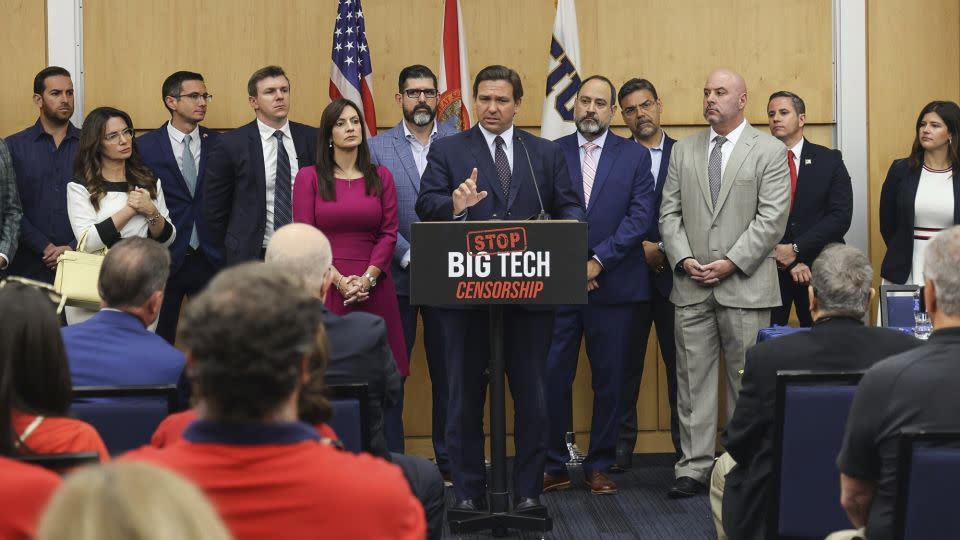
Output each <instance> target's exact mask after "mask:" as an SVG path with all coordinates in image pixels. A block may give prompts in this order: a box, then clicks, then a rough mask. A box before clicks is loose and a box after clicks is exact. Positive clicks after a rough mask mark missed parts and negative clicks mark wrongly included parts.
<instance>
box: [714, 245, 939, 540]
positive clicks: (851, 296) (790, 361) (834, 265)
mask: <svg viewBox="0 0 960 540" xmlns="http://www.w3.org/2000/svg"><path fill="white" fill-rule="evenodd" d="M872 280H873V269H872V268H871V267H870V261H869V260H868V259H867V257H866V256H865V255H864V254H863V253H861V252H860V251H859V250H857V249H856V248H854V247H850V246H846V245H843V244H831V245H829V246H827V248H826V249H824V250H823V252H822V253H821V254H820V256H819V257H817V259H816V261H815V262H814V263H813V276H812V281H811V284H810V286H809V287H808V288H807V294H808V296H809V301H810V313H811V316H812V318H813V321H814V322H813V328H812V329H811V330H810V332H799V333H795V334H790V335H787V336H783V337H779V338H777V339H773V340H770V341H765V342H763V343H760V344H758V345H756V346H755V347H753V348H751V349H750V350H748V351H747V360H746V364H745V365H744V369H743V386H742V388H741V390H740V395H739V397H738V399H737V406H736V410H735V411H734V413H733V418H732V419H731V420H730V423H729V424H727V429H726V432H725V433H724V435H723V445H724V447H725V448H726V450H727V452H726V453H725V454H723V455H722V456H720V459H719V460H718V461H717V464H716V466H715V467H714V470H713V474H712V477H711V481H710V506H711V509H712V510H713V519H714V524H715V525H716V527H717V536H718V537H719V538H721V539H723V538H726V537H728V536H729V537H730V538H736V539H737V540H740V539H758V540H762V539H764V538H766V537H767V536H766V532H765V530H766V520H767V512H768V511H769V505H770V503H771V501H773V500H775V498H776V496H777V494H776V493H772V492H771V489H772V486H771V485H770V474H771V472H772V469H773V467H775V466H776V465H777V464H776V463H773V461H772V456H771V453H772V449H773V437H774V414H775V409H776V407H775V402H776V386H777V384H776V382H777V371H779V370H791V369H806V370H820V371H842V370H860V369H866V368H868V367H870V366H871V365H873V364H874V363H875V362H877V361H879V360H881V359H883V358H885V357H887V356H890V355H892V354H897V353H900V352H903V351H906V350H908V349H912V348H913V347H916V346H917V345H919V344H920V341H919V340H917V339H915V338H913V337H911V336H908V335H907V334H904V333H902V332H900V331H898V330H890V329H886V328H876V327H870V326H864V324H863V316H864V314H865V313H866V312H867V310H868V309H869V307H870V302H871V301H872V300H873V297H874V295H875V291H874V290H873V289H872V288H870V284H871V282H872ZM721 503H722V504H721ZM721 516H722V519H721Z"/></svg>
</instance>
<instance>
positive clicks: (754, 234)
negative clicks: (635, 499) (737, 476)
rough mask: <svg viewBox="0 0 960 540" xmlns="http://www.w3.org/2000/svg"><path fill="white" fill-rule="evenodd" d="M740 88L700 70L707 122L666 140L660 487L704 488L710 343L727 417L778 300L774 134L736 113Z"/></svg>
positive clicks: (780, 207)
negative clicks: (672, 397) (669, 380)
mask: <svg viewBox="0 0 960 540" xmlns="http://www.w3.org/2000/svg"><path fill="white" fill-rule="evenodd" d="M746 104H747V88H746V83H744V80H743V77H741V76H740V75H739V74H737V73H735V72H733V71H729V70H717V71H714V72H713V73H711V74H710V76H709V77H708V78H707V82H706V84H705V85H704V88H703V116H704V118H706V120H707V122H708V123H709V124H710V128H709V129H706V130H704V131H702V132H700V133H697V134H695V135H692V136H690V137H687V138H685V139H683V140H681V141H679V142H678V143H677V144H675V145H674V147H673V154H672V155H671V157H670V166H669V169H668V171H667V180H666V183H665V184H664V188H663V202H662V203H661V205H660V234H661V236H662V238H663V243H664V250H665V251H666V255H667V260H668V261H669V264H670V265H671V267H673V268H674V270H675V272H676V273H675V279H674V281H673V291H672V292H671V294H670V301H672V302H673V303H674V304H675V305H676V313H675V322H676V334H675V339H676V344H677V410H678V413H679V417H680V446H681V449H682V451H683V456H682V457H681V458H680V461H678V462H677V464H676V466H675V476H676V478H677V480H676V482H674V484H673V487H672V488H671V489H670V492H669V493H668V496H670V497H671V498H678V497H689V496H692V495H696V494H697V493H700V492H702V491H703V490H704V488H705V486H706V482H707V479H708V478H709V477H708V474H709V471H710V467H711V465H712V464H713V455H714V448H715V445H716V434H717V377H718V371H719V360H720V351H721V349H722V350H723V356H724V359H725V364H726V376H727V378H726V383H727V385H726V388H727V396H726V397H727V418H730V417H731V416H732V415H733V407H734V405H735V404H736V401H737V393H738V392H739V390H740V370H741V369H742V368H743V364H744V356H745V354H746V350H747V348H749V347H750V346H752V345H753V344H754V343H756V340H757V332H758V331H759V330H760V328H763V327H764V326H767V325H768V324H769V323H770V308H772V307H775V306H778V305H780V285H779V281H778V278H777V265H776V260H775V259H774V255H773V248H774V246H775V245H776V244H777V242H778V241H779V240H780V238H782V237H783V232H784V229H785V228H786V225H787V217H788V215H789V212H790V173H789V170H788V168H787V159H786V154H785V153H784V151H783V143H781V142H780V141H778V140H777V139H775V138H774V137H772V136H770V135H767V134H764V133H760V132H759V131H757V130H756V129H754V128H753V127H751V126H750V124H748V123H747V122H746V120H745V119H744V113H743V110H744V107H746Z"/></svg>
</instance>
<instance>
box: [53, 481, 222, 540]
mask: <svg viewBox="0 0 960 540" xmlns="http://www.w3.org/2000/svg"><path fill="white" fill-rule="evenodd" d="M114 538H126V539H132V538H136V539H137V540H166V539H169V538H177V539H178V540H230V533H228V532H227V529H226V527H225V526H224V524H223V522H222V521H221V520H220V517H219V516H218V515H217V512H216V510H214V508H213V506H212V505H211V504H210V502H209V501H207V499H206V498H205V497H204V496H203V494H202V493H200V491H199V490H198V489H197V488H196V487H195V486H194V485H193V484H191V483H190V482H188V481H186V480H184V479H183V478H181V477H180V476H178V475H176V474H174V473H172V472H169V471H166V470H163V469H160V468H157V467H152V466H150V465H146V464H143V463H111V464H109V465H105V466H103V467H96V468H86V469H83V470H81V471H78V472H75V473H73V474H71V475H70V477H69V478H68V479H67V481H66V482H64V484H63V487H62V488H60V489H59V490H58V491H57V493H56V495H54V497H53V499H51V500H50V506H49V507H48V508H47V509H46V511H45V512H44V513H43V518H42V520H41V521H40V526H39V532H38V534H37V539H38V540H68V539H69V540H101V539H108V540H109V539H114Z"/></svg>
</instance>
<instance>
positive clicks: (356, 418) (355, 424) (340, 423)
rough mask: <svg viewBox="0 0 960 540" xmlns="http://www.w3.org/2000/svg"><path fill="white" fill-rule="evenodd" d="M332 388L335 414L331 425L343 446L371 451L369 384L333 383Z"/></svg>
mask: <svg viewBox="0 0 960 540" xmlns="http://www.w3.org/2000/svg"><path fill="white" fill-rule="evenodd" d="M327 388H329V389H330V396H331V400H330V403H331V405H333V416H332V417H331V418H330V422H329V424H330V427H332V428H333V430H334V431H336V432H337V437H339V438H340V442H342V443H343V447H344V448H345V449H347V450H349V451H351V452H354V453H359V452H369V451H370V409H369V404H370V398H369V396H368V394H367V385H366V383H363V384H359V383H357V384H332V385H329V386H328V387H327Z"/></svg>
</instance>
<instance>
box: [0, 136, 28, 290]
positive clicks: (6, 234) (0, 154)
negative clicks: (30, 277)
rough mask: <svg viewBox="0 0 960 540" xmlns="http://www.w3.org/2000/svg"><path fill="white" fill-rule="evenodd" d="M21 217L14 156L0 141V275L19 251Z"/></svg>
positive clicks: (4, 272) (3, 273)
mask: <svg viewBox="0 0 960 540" xmlns="http://www.w3.org/2000/svg"><path fill="white" fill-rule="evenodd" d="M21 217H23V212H22V210H21V208H20V195H19V194H18V192H17V175H16V172H15V171H14V169H13V158H11V157H10V151H9V150H8V149H7V145H6V143H4V142H3V141H0V276H3V275H6V268H7V267H8V266H10V261H12V260H13V256H14V255H15V254H16V252H17V242H19V241H20V218H21Z"/></svg>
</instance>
